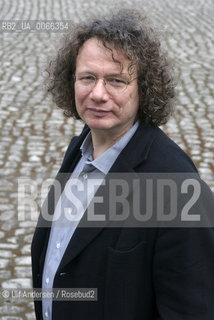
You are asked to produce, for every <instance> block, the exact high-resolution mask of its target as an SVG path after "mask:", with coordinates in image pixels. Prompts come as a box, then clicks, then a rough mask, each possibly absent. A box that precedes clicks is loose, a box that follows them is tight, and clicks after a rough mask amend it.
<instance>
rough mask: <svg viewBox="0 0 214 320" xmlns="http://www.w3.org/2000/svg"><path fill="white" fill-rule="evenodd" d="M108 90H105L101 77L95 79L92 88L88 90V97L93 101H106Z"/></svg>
mask: <svg viewBox="0 0 214 320" xmlns="http://www.w3.org/2000/svg"><path fill="white" fill-rule="evenodd" d="M108 97H109V95H108V92H107V90H106V87H105V84H104V81H103V80H102V79H99V80H97V83H96V84H95V86H94V88H93V89H92V90H91V92H90V98H91V99H92V100H94V101H97V102H100V101H107V100H108Z"/></svg>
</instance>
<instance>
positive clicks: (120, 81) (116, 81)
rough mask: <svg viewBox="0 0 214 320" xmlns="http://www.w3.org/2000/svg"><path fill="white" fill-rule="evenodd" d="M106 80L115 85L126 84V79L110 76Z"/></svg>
mask: <svg viewBox="0 0 214 320" xmlns="http://www.w3.org/2000/svg"><path fill="white" fill-rule="evenodd" d="M106 81H107V82H108V83H109V84H110V85H111V86H114V87H120V86H124V85H126V80H124V79H120V78H108V79H106Z"/></svg>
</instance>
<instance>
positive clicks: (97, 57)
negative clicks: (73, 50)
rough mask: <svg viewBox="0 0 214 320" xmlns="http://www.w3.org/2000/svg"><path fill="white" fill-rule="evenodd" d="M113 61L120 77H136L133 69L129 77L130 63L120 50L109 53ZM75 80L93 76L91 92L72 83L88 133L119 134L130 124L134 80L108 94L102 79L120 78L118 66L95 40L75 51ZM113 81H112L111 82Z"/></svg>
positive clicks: (135, 105) (135, 103)
mask: <svg viewBox="0 0 214 320" xmlns="http://www.w3.org/2000/svg"><path fill="white" fill-rule="evenodd" d="M113 55H114V58H115V60H117V61H119V62H120V63H121V64H122V66H123V69H122V77H123V79H125V80H127V81H129V80H132V79H134V78H136V77H137V72H136V69H134V73H132V75H131V76H130V75H129V72H128V67H129V65H130V60H128V58H127V57H126V56H125V55H124V53H123V52H121V51H116V50H113ZM75 74H76V77H77V78H78V76H82V75H84V77H85V76H86V77H88V76H89V79H90V76H91V75H92V76H96V78H97V79H98V80H97V82H96V84H95V86H94V87H93V88H92V89H88V87H87V86H86V87H85V88H84V87H82V86H81V84H80V82H79V81H76V82H75V102H76V108H77V112H78V114H79V116H80V118H81V119H82V120H83V121H84V122H85V123H86V124H87V125H88V126H89V127H90V128H91V130H92V131H94V132H96V131H97V130H99V131H100V130H102V131H103V130H105V131H104V132H105V133H106V134H108V133H111V134H116V135H117V134H119V135H120V134H123V133H124V132H126V131H128V129H129V128H130V127H131V126H132V125H133V123H134V121H135V120H136V115H137V111H138V107H139V96H138V85H137V79H134V80H133V81H131V82H130V84H128V86H127V88H126V90H125V91H123V92H122V93H117V94H115V93H110V92H108V90H107V88H106V87H105V85H104V82H103V80H102V79H103V78H105V79H106V78H107V79H108V78H109V77H110V78H111V77H112V78H113V79H114V78H115V79H117V75H118V78H119V79H120V77H121V66H120V64H119V63H117V62H114V61H113V59H112V53H111V51H110V50H108V49H106V48H105V47H104V46H103V45H102V43H101V42H100V41H99V40H98V39H97V38H91V39H89V40H87V41H86V42H85V43H84V44H83V46H82V48H81V49H80V51H79V54H78V56H77V61H76V73H75ZM113 81H114V80H113Z"/></svg>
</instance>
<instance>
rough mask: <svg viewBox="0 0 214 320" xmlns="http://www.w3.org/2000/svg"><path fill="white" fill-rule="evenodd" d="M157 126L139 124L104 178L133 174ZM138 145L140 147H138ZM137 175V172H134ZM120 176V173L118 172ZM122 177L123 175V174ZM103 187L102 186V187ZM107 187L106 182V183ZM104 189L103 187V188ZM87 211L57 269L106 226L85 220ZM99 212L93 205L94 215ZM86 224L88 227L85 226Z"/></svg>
mask: <svg viewBox="0 0 214 320" xmlns="http://www.w3.org/2000/svg"><path fill="white" fill-rule="evenodd" d="M156 130H157V128H152V127H145V126H143V125H141V126H140V127H139V128H138V130H137V131H136V133H135V135H134V136H133V137H132V139H131V140H130V141H129V143H128V144H127V146H126V147H125V148H124V149H123V151H122V152H121V153H120V155H119V156H118V158H117V160H116V161H115V163H114V164H113V166H112V167H111V169H110V171H109V173H108V175H107V176H106V180H108V179H110V178H111V174H117V173H123V174H125V173H132V174H135V172H136V171H137V170H135V168H136V167H137V166H138V165H139V164H140V163H142V162H143V161H145V160H146V158H147V155H148V152H149V149H150V147H151V144H152V142H153V140H154V138H155V135H156ZM139 146H140V147H139ZM136 175H137V173H136ZM120 177H121V174H120ZM123 177H124V175H123ZM102 188H103V187H102ZM106 188H108V184H107V185H106ZM104 189H105V188H104ZM104 192H105V194H106V195H107V198H108V190H107V189H106V190H105V191H104ZM99 195H103V192H101V188H99V189H98V190H97V192H96V195H95V196H99ZM86 213H87V212H85V214H84V215H83V218H82V219H81V221H80V223H79V225H78V226H77V228H76V230H75V232H74V234H73V236H72V239H71V241H70V242H69V244H68V247H67V249H66V251H65V254H64V256H63V259H62V261H61V263H60V265H59V268H58V271H62V269H63V268H64V267H65V266H66V265H67V264H68V263H70V262H71V261H72V260H73V259H74V258H75V257H76V256H77V255H78V254H80V252H81V251H82V250H83V249H85V247H86V246H88V245H89V244H90V242H91V241H92V240H93V239H94V238H95V237H97V236H98V235H99V234H100V232H102V230H103V229H104V228H105V227H106V226H107V224H108V222H106V224H104V225H103V224H102V226H101V227H97V226H96V223H94V227H93V222H88V221H87V214H86ZM96 214H99V212H97V210H96V207H95V215H96ZM87 225H88V227H87Z"/></svg>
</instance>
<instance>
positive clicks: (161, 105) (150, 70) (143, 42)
mask: <svg viewBox="0 0 214 320" xmlns="http://www.w3.org/2000/svg"><path fill="white" fill-rule="evenodd" d="M90 38H97V39H98V40H99V41H101V43H102V44H103V45H104V46H105V47H106V48H108V49H109V50H111V51H112V59H113V60H114V56H113V49H117V50H121V51H122V52H123V53H124V54H125V55H126V57H127V58H128V59H129V60H130V65H129V70H131V69H132V66H134V65H135V66H136V70H137V78H138V94H139V101H140V102H139V110H138V119H139V120H140V121H141V122H142V123H144V124H149V125H153V126H154V125H155V126H158V125H162V124H164V123H166V122H167V120H168V118H169V116H170V115H171V114H172V111H173V104H174V99H173V98H174V96H175V81H174V73H173V67H172V65H171V62H169V59H168V56H167V54H166V52H163V51H162V49H161V46H160V41H159V39H158V37H157V35H156V33H155V32H154V30H153V29H152V28H151V27H150V26H149V24H148V22H147V18H146V17H145V16H144V15H142V14H141V13H140V12H138V11H136V10H120V11H119V12H117V13H116V14H113V15H111V16H110V18H107V17H105V18H102V19H101V18H100V19H93V20H90V21H88V22H84V23H81V24H78V25H75V26H74V30H73V31H72V32H70V33H69V34H67V35H66V36H65V38H64V40H63V46H62V47H61V48H60V49H59V50H58V53H57V55H56V57H55V58H54V59H52V60H51V61H50V63H49V65H48V67H47V69H46V71H47V72H48V78H47V79H46V80H47V81H46V84H47V91H48V92H50V93H51V94H52V96H53V101H54V102H55V103H56V105H57V106H58V107H59V108H61V109H63V110H64V114H65V115H66V116H68V117H69V116H71V117H74V118H75V119H80V117H79V115H78V113H77V110H76V105H75V92H74V77H73V75H74V73H75V69H76V59H77V55H78V53H79V50H80V48H81V47H82V46H83V44H84V42H86V41H87V40H89V39H90ZM114 61H116V62H119V61H117V60H114Z"/></svg>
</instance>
